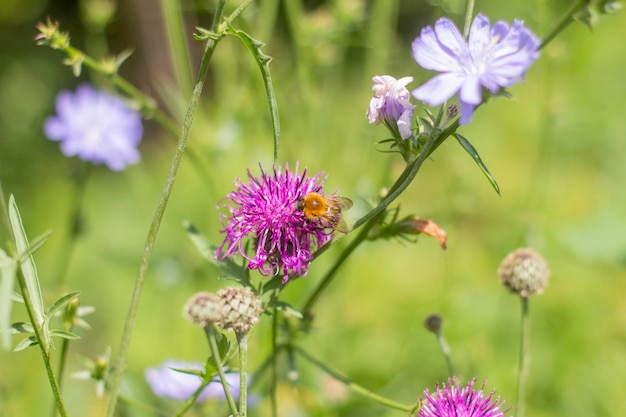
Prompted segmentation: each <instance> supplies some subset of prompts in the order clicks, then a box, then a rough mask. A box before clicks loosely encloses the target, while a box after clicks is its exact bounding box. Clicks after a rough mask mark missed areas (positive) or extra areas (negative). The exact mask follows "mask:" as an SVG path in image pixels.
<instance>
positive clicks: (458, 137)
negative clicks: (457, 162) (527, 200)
mask: <svg viewBox="0 0 626 417" xmlns="http://www.w3.org/2000/svg"><path fill="white" fill-rule="evenodd" d="M452 135H453V136H454V137H455V138H456V140H458V141H459V143H460V144H461V146H462V147H463V149H465V152H467V153H468V154H470V156H471V157H472V158H474V162H476V165H478V168H480V170H481V171H482V172H483V174H485V177H487V180H489V183H490V184H491V186H492V187H493V189H494V190H496V193H498V195H500V187H499V186H498V183H497V182H496V180H495V178H493V176H492V175H491V173H490V172H489V170H488V169H487V167H486V166H485V164H484V163H483V161H482V159H480V155H478V152H477V151H476V149H475V148H474V147H473V146H472V144H471V143H469V141H468V140H467V139H465V138H464V137H463V136H461V135H460V134H458V133H453V134H452Z"/></svg>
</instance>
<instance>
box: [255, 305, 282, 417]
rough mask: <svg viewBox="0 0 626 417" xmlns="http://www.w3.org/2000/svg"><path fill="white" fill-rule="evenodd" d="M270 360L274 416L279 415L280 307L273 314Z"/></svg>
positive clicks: (271, 399) (271, 402)
mask: <svg viewBox="0 0 626 417" xmlns="http://www.w3.org/2000/svg"><path fill="white" fill-rule="evenodd" d="M270 360H271V362H270V367H271V368H270V369H271V371H270V408H271V412H272V414H271V415H272V417H277V416H278V400H277V398H276V391H277V387H278V309H276V308H275V309H274V314H273V315H272V356H271V358H270ZM253 381H254V379H253Z"/></svg>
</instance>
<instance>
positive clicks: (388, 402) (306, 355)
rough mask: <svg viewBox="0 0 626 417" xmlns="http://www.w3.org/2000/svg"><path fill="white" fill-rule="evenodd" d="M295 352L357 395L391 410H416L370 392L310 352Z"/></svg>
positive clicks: (297, 350)
mask: <svg viewBox="0 0 626 417" xmlns="http://www.w3.org/2000/svg"><path fill="white" fill-rule="evenodd" d="M294 350H295V351H296V352H297V353H298V354H299V355H300V356H302V357H303V358H304V359H306V360H307V361H309V362H311V363H312V364H313V365H315V366H317V367H319V368H320V369H321V370H323V371H324V372H326V373H327V374H328V375H330V376H332V377H333V378H335V379H336V380H337V381H339V382H342V383H344V384H345V385H346V386H347V387H348V388H350V389H351V390H352V391H354V392H356V393H357V394H360V395H363V396H364V397H367V398H369V399H371V400H373V401H376V402H377V403H379V404H382V405H384V406H387V407H389V408H393V409H396V410H400V411H405V412H409V411H411V410H412V409H413V408H414V407H413V405H405V404H402V403H399V402H397V401H394V400H390V399H389V398H386V397H383V396H382V395H379V394H376V393H375V392H372V391H370V390H368V389H367V388H365V387H363V386H361V385H359V384H357V383H355V382H353V381H352V380H350V379H349V378H347V377H345V376H343V375H341V374H340V373H339V372H337V371H335V370H334V369H331V368H330V367H328V366H327V365H325V364H324V363H322V362H321V361H319V360H318V359H316V358H314V357H313V356H311V355H310V354H309V353H308V352H306V351H305V350H303V349H302V348H300V347H297V346H294Z"/></svg>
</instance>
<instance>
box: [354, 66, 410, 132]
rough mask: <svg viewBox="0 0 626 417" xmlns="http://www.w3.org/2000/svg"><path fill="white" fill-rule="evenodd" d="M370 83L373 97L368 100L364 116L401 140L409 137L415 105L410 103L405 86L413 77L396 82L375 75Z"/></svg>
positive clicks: (386, 76)
mask: <svg viewBox="0 0 626 417" xmlns="http://www.w3.org/2000/svg"><path fill="white" fill-rule="evenodd" d="M372 81H373V83H374V85H373V86H372V90H373V91H374V97H372V99H371V100H370V105H369V108H368V109H367V114H366V115H367V119H368V120H369V122H370V123H376V124H380V123H383V124H385V125H386V126H387V127H388V128H389V129H390V130H391V131H392V132H393V133H394V134H399V135H400V136H401V138H402V139H406V138H408V137H410V136H411V134H412V132H411V119H412V117H413V111H414V110H415V105H414V104H412V103H411V94H410V93H409V90H407V89H406V86H407V84H409V83H410V82H411V81H413V77H403V78H400V79H398V80H396V79H395V78H394V77H392V76H390V75H377V76H375V77H373V78H372Z"/></svg>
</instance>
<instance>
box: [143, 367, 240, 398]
mask: <svg viewBox="0 0 626 417" xmlns="http://www.w3.org/2000/svg"><path fill="white" fill-rule="evenodd" d="M172 368H173V369H172ZM174 369H181V370H193V371H204V366H203V365H202V364H200V363H197V362H191V363H187V362H181V361H174V360H169V361H165V362H164V363H163V365H161V366H160V367H158V368H148V369H147V370H146V381H148V385H150V388H151V389H152V392H154V394H155V395H156V396H158V397H164V398H170V399H172V400H186V399H187V398H189V397H191V396H192V395H193V393H194V392H195V391H196V390H197V389H198V388H199V387H200V385H201V384H202V380H201V379H200V377H199V376H198V375H193V374H187V373H184V372H179V371H175V370H174ZM226 380H227V381H228V387H229V388H230V392H231V394H232V395H233V397H234V398H235V399H236V398H239V373H238V372H231V373H227V374H226ZM249 380H250V379H249V378H248V381H249ZM209 398H215V399H218V400H223V399H225V398H226V395H225V394H224V387H222V383H221V382H220V379H219V376H216V377H215V378H214V379H213V381H211V382H209V384H208V385H207V386H206V388H205V389H204V390H203V391H202V393H201V394H200V395H199V396H198V400H197V401H206V400H208V399H209Z"/></svg>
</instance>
